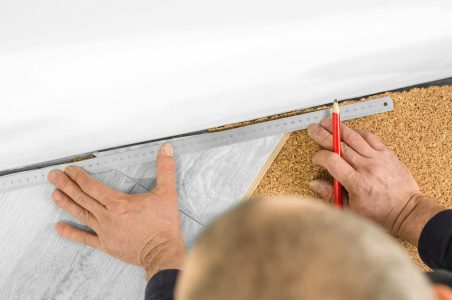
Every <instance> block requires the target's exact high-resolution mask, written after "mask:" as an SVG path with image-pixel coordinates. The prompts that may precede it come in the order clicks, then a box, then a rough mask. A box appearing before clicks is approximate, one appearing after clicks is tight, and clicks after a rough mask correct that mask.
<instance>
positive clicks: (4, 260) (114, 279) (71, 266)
mask: <svg viewBox="0 0 452 300" xmlns="http://www.w3.org/2000/svg"><path fill="white" fill-rule="evenodd" d="M281 138H282V136H272V137H267V138H262V139H257V140H253V141H248V142H244V143H240V144H235V145H230V146H224V147H218V148H214V149H209V150H206V151H202V152H198V153H191V154H184V155H178V154H177V153H176V162H177V182H178V195H179V208H180V216H181V230H182V232H183V236H184V239H185V242H186V246H187V248H190V247H191V246H192V245H193V242H194V241H195V239H196V237H197V236H198V234H199V233H200V232H202V230H203V229H204V228H205V226H207V225H208V224H209V223H211V222H212V221H213V220H214V219H215V218H216V217H217V216H218V215H219V214H221V213H222V212H224V211H225V210H227V209H229V208H230V207H232V206H234V205H235V204H237V203H238V202H239V201H240V200H241V199H242V197H243V195H244V194H245V193H246V192H247V190H248V188H249V187H250V185H251V184H252V182H253V180H254V179H255V178H256V176H257V175H258V173H259V171H260V170H261V168H262V167H263V166H264V164H265V163H266V161H267V159H268V158H269V157H270V155H271V154H272V152H273V150H274V149H275V147H276V146H277V145H278V142H279V141H280V140H281ZM95 177H97V178H98V179H99V180H101V181H102V182H104V183H106V184H108V185H109V186H111V187H113V188H116V189H118V190H121V191H123V192H127V193H142V192H145V191H147V190H150V189H152V187H153V186H154V184H155V162H153V163H146V164H141V165H136V166H129V167H125V168H121V169H114V170H111V171H108V172H104V173H99V174H96V175H95ZM52 190H53V188H52V187H51V186H50V185H49V184H45V185H40V186H35V187H30V188H26V189H21V190H16V191H12V192H8V193H4V194H0V225H1V226H0V299H6V300H9V299H143V298H144V290H145V287H146V280H145V274H144V271H143V270H142V269H141V268H140V267H138V266H133V265H129V264H126V263H123V262H121V261H119V260H117V259H115V258H112V257H110V256H108V255H106V254H104V253H103V252H101V251H99V250H97V249H93V248H90V247H88V246H84V245H80V244H76V243H73V242H71V241H68V240H64V239H63V238H61V237H59V236H58V235H57V234H56V232H55V230H54V224H55V222H57V221H59V220H66V221H69V222H73V223H77V222H76V220H75V219H73V218H72V217H71V216H70V215H68V214H67V213H66V212H64V211H63V210H61V209H59V208H57V207H56V206H55V204H54V203H53V201H51V199H50V193H51V192H52Z"/></svg>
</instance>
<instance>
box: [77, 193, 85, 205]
mask: <svg viewBox="0 0 452 300" xmlns="http://www.w3.org/2000/svg"><path fill="white" fill-rule="evenodd" d="M74 200H75V201H76V202H78V203H85V202H86V194H85V193H83V192H79V193H77V196H76V199H74Z"/></svg>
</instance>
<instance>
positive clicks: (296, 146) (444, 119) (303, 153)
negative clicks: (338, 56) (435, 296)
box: [253, 86, 452, 269]
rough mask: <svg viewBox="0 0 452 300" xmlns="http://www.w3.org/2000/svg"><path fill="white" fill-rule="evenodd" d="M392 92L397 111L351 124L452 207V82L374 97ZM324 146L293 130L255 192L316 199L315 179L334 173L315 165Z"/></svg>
mask: <svg viewBox="0 0 452 300" xmlns="http://www.w3.org/2000/svg"><path fill="white" fill-rule="evenodd" d="M386 95H387V96H391V97H392V99H393V100H394V111H392V112H390V113H385V114H380V115H374V116H370V117H365V118H362V119H358V120H353V121H348V122H347V124H349V125H350V126H352V127H354V128H359V129H361V130H366V131H369V132H372V133H373V134H375V135H377V136H378V137H379V138H380V139H381V140H382V141H383V142H384V143H385V144H386V145H387V146H388V147H389V148H390V149H391V150H393V151H394V152H395V153H396V154H397V155H398V157H399V159H400V160H401V161H402V162H403V163H404V164H405V165H406V166H407V167H408V168H409V169H410V170H411V172H412V173H413V175H414V176H415V178H416V179H417V181H418V183H419V185H420V187H421V190H422V191H423V192H425V193H426V194H427V195H429V196H430V197H432V198H433V199H435V200H436V201H438V202H439V203H441V204H443V205H445V206H447V207H452V186H451V180H452V86H442V87H428V88H414V89H411V90H409V91H404V92H389V93H384V94H380V95H375V96H371V97H369V98H368V99H372V98H379V97H381V96H386ZM361 100H364V99H361ZM318 150H319V147H318V146H317V145H316V144H315V143H314V142H313V141H312V140H311V139H310V138H309V137H308V135H307V133H306V130H302V131H298V132H294V133H292V134H291V135H290V137H289V138H288V140H287V142H286V143H285V145H284V146H283V147H282V148H281V150H280V151H279V153H278V155H275V158H274V161H273V163H272V164H271V166H270V167H269V168H268V169H267V171H266V173H265V175H263V176H261V177H262V179H261V181H260V182H259V184H258V185H257V184H256V186H257V187H256V189H255V190H254V194H253V195H254V196H256V195H281V194H286V195H287V194H292V195H306V196H313V197H316V195H315V194H314V193H313V192H312V191H311V190H310V189H309V187H308V183H309V182H310V181H311V180H313V179H315V178H320V177H328V174H327V173H326V172H325V171H324V170H322V169H321V168H320V167H318V166H315V165H313V164H312V163H311V158H312V156H313V154H314V153H315V152H316V151H318ZM400 243H401V244H402V245H403V246H404V247H405V248H406V249H407V251H408V252H409V254H410V255H411V256H412V257H413V259H414V260H415V261H416V263H417V264H418V265H419V266H420V267H421V268H422V269H427V267H426V266H425V265H424V264H423V263H422V262H421V261H420V259H419V257H418V255H417V251H416V249H415V248H414V247H413V246H411V245H409V244H407V243H405V242H403V241H400Z"/></svg>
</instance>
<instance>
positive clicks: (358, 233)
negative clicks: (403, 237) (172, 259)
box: [177, 198, 433, 300]
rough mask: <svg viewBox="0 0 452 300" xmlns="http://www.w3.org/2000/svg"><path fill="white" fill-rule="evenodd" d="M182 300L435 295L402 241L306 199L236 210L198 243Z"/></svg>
mask: <svg viewBox="0 0 452 300" xmlns="http://www.w3.org/2000/svg"><path fill="white" fill-rule="evenodd" d="M184 273H185V274H183V275H182V279H181V282H180V284H179V286H178V291H177V292H178V293H177V297H178V299H180V300H195V299H196V300H207V299H209V300H211V299H216V300H223V299H224V300H226V299H227V300H230V299H235V300H242V299H260V300H267V299H268V300H270V299H272V300H274V299H279V300H292V299H306V300H308V299H309V300H310V299H328V300H330V299H331V300H340V299H347V300H362V299H367V300H372V299H375V300H380V299H381V300H383V299H384V300H388V299H391V300H398V299H413V300H414V299H422V300H428V299H433V294H432V291H431V287H430V286H429V284H428V282H427V280H426V279H425V277H424V275H423V274H422V273H421V272H420V271H419V270H417V268H416V267H415V266H414V265H413V263H412V262H411V261H410V259H409V258H408V257H407V255H406V254H405V253H404V252H403V251H402V250H401V249H400V248H399V246H398V245H397V244H396V243H395V242H394V241H393V240H392V239H391V238H390V237H389V236H387V235H386V234H385V233H384V232H382V231H381V230H380V229H379V228H377V227H376V226H374V225H373V224H371V223H370V222H368V221H366V220H363V219H361V218H359V217H357V216H355V215H353V214H351V213H347V212H343V211H337V210H334V209H332V208H329V207H327V206H325V205H323V204H321V203H318V202H317V201H313V200H307V199H290V198H284V199H281V198H280V199H257V200H251V201H248V202H246V203H243V204H241V205H239V206H238V207H236V208H234V209H232V210H231V211H229V212H228V213H226V214H225V215H223V216H222V217H221V218H219V219H218V220H217V221H215V222H214V223H213V225H212V226H211V227H210V228H208V229H207V230H206V231H205V232H204V233H203V234H202V235H201V237H200V238H199V240H198V242H197V243H196V245H195V246H194V248H193V249H192V252H191V253H190V255H189V257H188V259H187V263H186V270H185V272H184Z"/></svg>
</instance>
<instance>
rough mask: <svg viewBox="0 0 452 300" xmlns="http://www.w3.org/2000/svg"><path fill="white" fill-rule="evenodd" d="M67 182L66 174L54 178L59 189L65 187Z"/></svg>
mask: <svg viewBox="0 0 452 300" xmlns="http://www.w3.org/2000/svg"><path fill="white" fill-rule="evenodd" d="M67 184H68V179H67V178H66V176H62V175H60V176H58V178H57V180H56V185H57V186H58V187H59V188H60V189H62V190H64V189H65V188H66V187H67Z"/></svg>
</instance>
